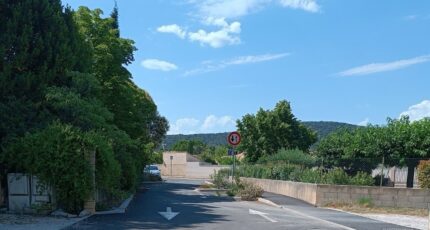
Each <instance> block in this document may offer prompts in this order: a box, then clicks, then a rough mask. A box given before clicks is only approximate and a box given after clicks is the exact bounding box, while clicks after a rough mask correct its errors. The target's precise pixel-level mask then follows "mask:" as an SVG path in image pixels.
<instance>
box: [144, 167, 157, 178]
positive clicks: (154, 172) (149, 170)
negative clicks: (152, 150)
mask: <svg viewBox="0 0 430 230" xmlns="http://www.w3.org/2000/svg"><path fill="white" fill-rule="evenodd" d="M144 172H145V173H149V174H150V175H152V176H158V177H159V176H161V172H160V169H158V166H157V165H147V166H146V167H145V169H144Z"/></svg>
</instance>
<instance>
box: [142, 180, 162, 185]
mask: <svg viewBox="0 0 430 230" xmlns="http://www.w3.org/2000/svg"><path fill="white" fill-rule="evenodd" d="M164 182H165V181H164V180H162V181H143V182H142V184H162V183H164Z"/></svg>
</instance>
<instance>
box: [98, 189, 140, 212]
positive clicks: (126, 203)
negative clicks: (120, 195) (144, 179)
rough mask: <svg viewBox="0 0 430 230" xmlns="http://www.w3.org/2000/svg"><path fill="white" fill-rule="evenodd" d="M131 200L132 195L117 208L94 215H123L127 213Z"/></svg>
mask: <svg viewBox="0 0 430 230" xmlns="http://www.w3.org/2000/svg"><path fill="white" fill-rule="evenodd" d="M133 198H134V194H133V195H131V196H130V197H129V198H127V199H125V200H124V201H123V202H122V204H121V205H120V206H119V207H118V208H116V209H113V210H109V211H100V212H96V213H95V214H94V215H108V214H123V213H125V212H126V211H127V208H128V206H129V205H130V202H131V201H132V200H133Z"/></svg>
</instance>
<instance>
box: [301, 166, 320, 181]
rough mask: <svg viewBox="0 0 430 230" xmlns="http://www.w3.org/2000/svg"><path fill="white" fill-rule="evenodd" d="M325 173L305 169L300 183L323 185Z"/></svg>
mask: <svg viewBox="0 0 430 230" xmlns="http://www.w3.org/2000/svg"><path fill="white" fill-rule="evenodd" d="M323 175H324V174H323V172H322V171H321V170H317V169H304V170H303V171H301V174H300V176H299V181H300V182H305V183H321V182H322V181H323Z"/></svg>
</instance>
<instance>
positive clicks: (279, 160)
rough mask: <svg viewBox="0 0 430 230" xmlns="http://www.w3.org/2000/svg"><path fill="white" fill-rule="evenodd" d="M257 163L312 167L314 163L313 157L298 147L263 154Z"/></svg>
mask: <svg viewBox="0 0 430 230" xmlns="http://www.w3.org/2000/svg"><path fill="white" fill-rule="evenodd" d="M257 163H258V164H272V165H273V164H287V165H289V164H293V165H302V166H305V167H312V166H315V165H316V159H315V157H313V156H311V155H310V154H308V153H305V152H303V151H301V150H299V149H289V150H287V149H280V150H279V151H278V152H277V153H275V154H273V155H268V156H263V157H261V158H260V159H258V161H257Z"/></svg>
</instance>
